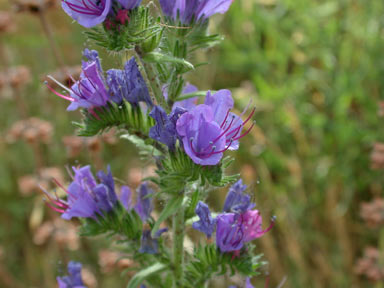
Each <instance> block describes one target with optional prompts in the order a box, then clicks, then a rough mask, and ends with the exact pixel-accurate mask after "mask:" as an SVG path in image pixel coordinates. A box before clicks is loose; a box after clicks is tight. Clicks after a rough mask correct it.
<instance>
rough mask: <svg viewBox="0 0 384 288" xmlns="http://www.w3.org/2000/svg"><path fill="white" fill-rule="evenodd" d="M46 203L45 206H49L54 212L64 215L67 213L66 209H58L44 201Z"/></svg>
mask: <svg viewBox="0 0 384 288" xmlns="http://www.w3.org/2000/svg"><path fill="white" fill-rule="evenodd" d="M44 202H45V205H47V206H48V207H49V208H51V209H52V210H54V211H56V212H59V213H64V212H65V210H64V209H60V208H57V207H55V206H53V205H51V204H50V203H49V202H48V201H44Z"/></svg>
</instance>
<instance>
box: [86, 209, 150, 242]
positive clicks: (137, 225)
mask: <svg viewBox="0 0 384 288" xmlns="http://www.w3.org/2000/svg"><path fill="white" fill-rule="evenodd" d="M82 224H83V225H82V226H81V228H80V235H82V236H97V235H101V234H108V235H110V236H113V235H121V236H125V237H126V240H128V241H138V240H139V239H140V237H141V232H142V225H143V224H142V222H141V219H140V217H139V215H137V213H136V212H135V211H134V210H131V211H129V212H128V211H126V210H125V209H124V207H122V206H121V205H120V204H119V203H118V204H117V207H115V209H114V210H113V211H111V212H109V213H104V214H103V215H102V216H100V217H97V219H95V220H94V219H86V220H84V221H83V223H82Z"/></svg>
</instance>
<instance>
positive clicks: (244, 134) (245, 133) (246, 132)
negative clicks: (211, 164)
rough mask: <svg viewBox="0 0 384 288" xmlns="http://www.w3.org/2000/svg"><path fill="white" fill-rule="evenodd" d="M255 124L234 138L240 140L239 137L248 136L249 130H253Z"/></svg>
mask: <svg viewBox="0 0 384 288" xmlns="http://www.w3.org/2000/svg"><path fill="white" fill-rule="evenodd" d="M253 126H255V123H252V125H251V127H249V129H248V130H247V131H245V132H244V133H243V134H241V135H240V136H239V137H236V138H234V139H233V140H239V139H241V138H243V137H244V136H246V135H247V134H248V133H249V132H251V130H252V128H253Z"/></svg>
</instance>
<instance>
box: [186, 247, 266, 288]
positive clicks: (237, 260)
mask: <svg viewBox="0 0 384 288" xmlns="http://www.w3.org/2000/svg"><path fill="white" fill-rule="evenodd" d="M250 255H251V253H244V254H240V256H234V255H233V254H232V253H221V252H220V251H219V250H218V248H217V247H216V245H215V244H207V245H205V246H204V247H203V246H201V245H200V246H198V247H197V248H195V250H194V253H193V258H192V259H190V262H189V263H188V264H187V265H186V269H185V278H186V279H185V287H191V288H192V287H203V286H204V283H205V282H206V281H207V280H209V279H211V278H213V277H214V276H220V275H224V274H226V273H227V272H230V274H231V275H232V276H233V275H234V274H235V273H236V272H238V273H240V274H242V275H244V276H249V277H252V276H256V275H259V274H260V271H259V269H260V268H261V267H262V266H263V265H265V264H266V263H265V262H263V261H261V257H262V255H257V256H250Z"/></svg>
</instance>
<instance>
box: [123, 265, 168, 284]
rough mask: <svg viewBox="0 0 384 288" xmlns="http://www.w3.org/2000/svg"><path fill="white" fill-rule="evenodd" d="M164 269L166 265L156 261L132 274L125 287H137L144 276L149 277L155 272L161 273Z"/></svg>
mask: <svg viewBox="0 0 384 288" xmlns="http://www.w3.org/2000/svg"><path fill="white" fill-rule="evenodd" d="M165 269H167V265H165V264H163V263H159V262H157V263H155V264H153V265H152V266H150V267H148V268H145V269H144V270H141V271H140V272H138V273H136V274H135V276H133V278H132V279H131V281H129V283H128V285H127V288H137V287H138V286H139V285H140V284H141V283H143V282H144V280H145V279H146V278H148V277H150V276H151V275H153V274H155V273H156V274H157V273H161V272H163V271H164V270H165Z"/></svg>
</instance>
